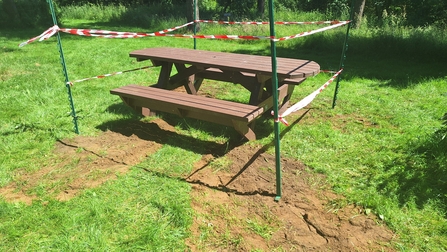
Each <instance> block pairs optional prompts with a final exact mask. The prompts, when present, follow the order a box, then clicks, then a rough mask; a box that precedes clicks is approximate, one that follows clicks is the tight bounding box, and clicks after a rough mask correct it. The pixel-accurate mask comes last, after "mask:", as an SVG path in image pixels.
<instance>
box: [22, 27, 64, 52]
mask: <svg viewBox="0 0 447 252" xmlns="http://www.w3.org/2000/svg"><path fill="white" fill-rule="evenodd" d="M58 31H59V27H58V26H57V25H55V26H52V27H50V28H48V30H46V31H44V32H43V33H42V34H40V35H39V36H37V37H34V38H32V39H29V40H27V41H25V42H22V43H20V44H19V47H23V46H25V45H27V44H29V43H32V42H34V41H35V40H37V39H39V41H42V40H45V39H48V38H50V37H51V36H53V35H54V34H56V32H58Z"/></svg>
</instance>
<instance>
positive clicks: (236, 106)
mask: <svg viewBox="0 0 447 252" xmlns="http://www.w3.org/2000/svg"><path fill="white" fill-rule="evenodd" d="M110 92H111V93H112V94H116V95H120V96H122V97H123V96H124V97H129V98H132V99H134V104H133V106H140V107H145V106H146V105H148V106H147V107H148V108H150V109H155V110H158V111H164V112H170V113H174V114H179V113H178V111H175V109H177V108H178V109H183V110H185V111H188V113H189V114H194V115H195V116H199V117H201V118H202V116H200V115H197V113H201V112H202V113H206V111H209V112H210V113H209V114H211V115H212V114H216V116H218V117H219V116H220V117H222V116H224V117H227V118H231V119H234V120H243V121H247V122H249V121H252V120H254V119H255V118H256V117H258V116H259V115H261V114H262V113H263V112H264V110H263V108H259V107H257V106H252V105H247V104H241V103H237V102H230V101H223V100H217V99H212V98H208V97H201V96H193V95H189V94H185V93H179V92H175V91H168V90H163V89H158V88H152V87H142V86H137V85H129V86H125V87H121V88H117V89H113V90H111V91H110ZM170 104H175V106H174V107H175V108H174V107H173V106H172V105H170ZM166 110H167V111H166ZM213 116H214V115H213ZM188 117H190V115H188ZM212 120H213V121H216V120H217V119H215V118H214V117H213V119H212Z"/></svg>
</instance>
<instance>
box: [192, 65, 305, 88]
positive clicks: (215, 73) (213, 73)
mask: <svg viewBox="0 0 447 252" xmlns="http://www.w3.org/2000/svg"><path fill="white" fill-rule="evenodd" d="M240 74H241V75H242V77H240V78H239V79H238V78H232V76H231V75H228V74H225V73H224V72H222V70H220V69H218V68H208V69H206V70H204V71H203V72H201V73H200V76H203V77H204V78H205V79H215V78H216V77H219V78H220V79H221V80H222V81H227V82H233V83H239V82H243V79H242V78H254V77H255V74H254V73H245V72H241V73H240ZM207 77H209V78H207ZM213 77H214V78H213ZM305 80H306V78H295V79H291V78H287V79H284V80H282V81H279V83H280V84H291V85H299V84H301V83H303V82H304V81H305ZM235 81H236V82H235Z"/></svg>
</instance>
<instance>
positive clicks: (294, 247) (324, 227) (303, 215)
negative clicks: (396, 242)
mask: <svg viewBox="0 0 447 252" xmlns="http://www.w3.org/2000/svg"><path fill="white" fill-rule="evenodd" d="M206 159H207V158H206V157H205V160H204V161H202V162H201V163H199V164H197V166H196V170H195V171H194V172H193V173H192V175H190V177H188V178H187V181H189V182H190V183H192V184H193V190H192V192H191V194H192V198H193V208H194V209H195V210H196V212H197V213H198V214H197V216H196V217H195V222H194V225H193V229H192V231H193V234H194V235H193V237H192V238H191V239H190V246H191V248H192V250H193V251H195V250H202V251H251V250H253V249H260V250H263V251H271V250H274V249H279V248H281V249H283V250H286V251H378V250H381V251H382V250H383V251H392V248H391V246H390V242H391V241H392V239H393V237H394V235H393V233H392V232H391V231H389V230H388V229H387V228H386V227H385V226H384V224H383V223H382V222H381V221H380V220H379V219H378V218H376V217H375V216H373V215H366V214H365V211H364V210H363V209H362V208H359V207H356V206H352V205H348V206H346V205H345V204H338V203H339V202H343V198H342V197H340V196H338V195H335V194H334V193H332V192H331V191H330V190H327V189H324V188H325V186H324V181H325V179H324V177H323V176H321V175H318V174H314V173H312V172H309V171H307V170H306V167H305V166H304V165H303V164H302V163H300V162H299V161H296V160H291V159H282V160H281V164H282V175H283V176H282V185H283V186H282V192H283V196H282V198H281V199H280V200H279V202H276V201H274V196H275V192H276V190H275V184H276V183H275V181H276V177H275V171H274V169H275V158H274V156H272V155H270V154H268V153H265V151H264V150H263V148H262V147H250V146H249V145H244V146H240V147H236V148H234V149H233V150H231V151H230V152H229V153H228V154H227V155H226V156H225V159H227V160H226V161H225V162H229V163H231V165H230V169H228V170H222V169H221V170H219V169H217V171H216V168H215V167H213V165H212V163H211V165H208V164H209V162H208V161H207V160H206ZM217 167H219V166H217ZM204 235H205V236H208V237H207V239H202V238H201V237H203V236H204ZM213 241H214V242H213ZM223 241H224V243H222V242H223Z"/></svg>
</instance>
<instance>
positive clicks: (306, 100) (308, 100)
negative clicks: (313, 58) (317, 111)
mask: <svg viewBox="0 0 447 252" xmlns="http://www.w3.org/2000/svg"><path fill="white" fill-rule="evenodd" d="M342 71H343V69H340V70H339V71H338V72H336V73H335V74H334V75H333V76H332V78H330V79H329V80H328V81H327V82H326V83H324V84H323V86H321V87H320V88H319V89H317V90H315V91H314V92H312V93H311V94H310V95H308V96H306V97H305V98H304V99H302V100H301V101H299V102H297V103H296V104H295V105H293V106H291V107H290V108H288V109H287V110H286V111H284V113H282V114H281V115H278V121H280V122H282V123H284V124H285V125H286V126H289V123H288V122H287V121H286V119H284V117H286V116H288V115H290V114H291V113H293V112H296V111H298V110H300V109H302V108H304V107H306V106H307V105H309V104H310V103H311V102H312V101H313V100H314V99H315V97H316V96H317V95H318V94H319V93H321V92H322V91H323V90H324V89H326V88H327V87H328V86H329V84H331V83H332V82H333V81H334V80H335V78H337V77H338V75H340V73H341V72H342ZM272 113H273V111H272Z"/></svg>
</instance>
